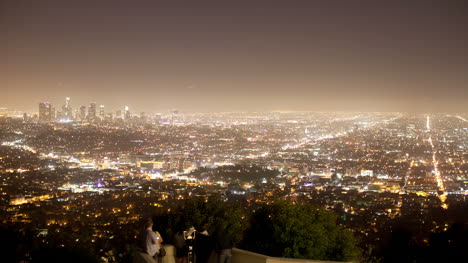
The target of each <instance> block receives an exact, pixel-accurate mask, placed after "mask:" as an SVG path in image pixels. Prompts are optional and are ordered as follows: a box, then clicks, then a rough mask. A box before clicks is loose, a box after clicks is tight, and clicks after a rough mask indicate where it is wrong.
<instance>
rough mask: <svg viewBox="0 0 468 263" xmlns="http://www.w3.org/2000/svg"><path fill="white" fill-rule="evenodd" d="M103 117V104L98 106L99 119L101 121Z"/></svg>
mask: <svg viewBox="0 0 468 263" xmlns="http://www.w3.org/2000/svg"><path fill="white" fill-rule="evenodd" d="M104 117H105V114H104V105H100V106H99V119H101V121H104Z"/></svg>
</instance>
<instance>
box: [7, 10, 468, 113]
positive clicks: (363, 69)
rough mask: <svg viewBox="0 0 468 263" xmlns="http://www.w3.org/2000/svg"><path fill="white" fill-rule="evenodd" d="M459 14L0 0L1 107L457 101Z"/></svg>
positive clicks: (432, 108)
mask: <svg viewBox="0 0 468 263" xmlns="http://www.w3.org/2000/svg"><path fill="white" fill-rule="evenodd" d="M403 3H404V4H403ZM465 11H466V5H465V3H462V2H459V1H454V2H450V3H447V2H441V1H424V2H419V1H415V2H411V3H408V2H406V1H405V2H403V1H392V2H391V3H389V2H386V3H375V1H357V2H353V3H349V2H344V1H327V2H325V1H314V2H310V1H297V2H295V3H294V4H290V3H285V2H283V1H268V4H265V3H264V2H262V1H249V2H248V3H247V2H239V1H236V2H235V3H234V2H232V3H219V2H214V1H197V2H196V3H193V2H185V3H182V2H177V1H176V2H171V3H164V2H159V1H151V2H143V1H137V2H132V3H131V4H130V3H127V2H119V1H118V2H113V3H112V4H109V3H92V4H91V3H84V2H79V3H65V2H63V1H40V2H36V3H28V4H24V3H19V2H17V1H2V2H1V3H0V17H1V19H0V31H1V32H4V33H5V36H6V39H5V40H6V41H2V43H1V44H0V54H2V57H4V59H2V61H1V62H0V68H1V69H2V70H1V71H0V91H1V94H2V96H1V99H0V107H7V108H10V109H18V110H24V111H33V110H35V109H36V108H37V103H38V102H40V101H49V102H51V103H53V104H58V103H60V104H61V103H62V100H63V98H65V97H72V98H73V99H74V102H73V105H88V104H89V102H92V101H99V103H100V104H104V105H106V106H108V107H109V108H113V109H114V108H120V107H121V106H122V105H126V104H128V105H129V106H130V107H131V108H135V109H138V111H145V112H157V111H161V110H165V109H172V108H177V109H180V110H186V111H212V112H216V111H242V110H246V111H273V110H297V111H317V110H319V111H320V110H325V111H337V110H345V111H402V112H436V111H441V112H452V111H462V112H466V106H465V105H466V97H467V95H468V94H467V92H468V89H467V88H466V80H467V79H466V76H468V65H467V61H468V60H467V59H466V58H467V46H468V45H467V43H468V38H467V35H466V33H465V28H466V25H467V24H468V23H467V18H466V17H467V16H466V15H465ZM84 17H86V19H83V18H84ZM124 100H125V102H123V101H124ZM124 103H125V104H124Z"/></svg>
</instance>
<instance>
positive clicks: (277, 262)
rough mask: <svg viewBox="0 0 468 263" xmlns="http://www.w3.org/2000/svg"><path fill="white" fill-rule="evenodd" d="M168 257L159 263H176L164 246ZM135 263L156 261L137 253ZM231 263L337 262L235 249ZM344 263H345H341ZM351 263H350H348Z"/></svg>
mask: <svg viewBox="0 0 468 263" xmlns="http://www.w3.org/2000/svg"><path fill="white" fill-rule="evenodd" d="M164 248H165V250H166V256H164V257H163V258H162V261H161V260H160V261H159V263H175V262H176V261H175V249H174V246H172V245H164ZM134 258H135V261H134V262H135V263H154V262H155V261H154V260H153V259H152V258H151V257H150V256H149V255H148V254H145V253H141V252H136V253H135V254H134ZM209 263H216V257H215V255H214V253H213V254H212V255H211V258H210V261H209ZM231 263H337V261H321V260H310V259H293V258H279V257H269V256H265V255H261V254H257V253H253V252H250V251H246V250H242V249H238V248H234V249H233V250H232V259H231ZM340 263H343V262H340ZM348 263H350V262H348Z"/></svg>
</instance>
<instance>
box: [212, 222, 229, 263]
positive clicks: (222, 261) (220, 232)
mask: <svg viewBox="0 0 468 263" xmlns="http://www.w3.org/2000/svg"><path fill="white" fill-rule="evenodd" d="M232 247H233V241H232V238H231V237H230V236H229V234H228V231H227V230H226V229H225V228H223V227H222V226H218V228H217V230H216V233H215V250H216V253H217V255H218V263H230V262H231V257H232Z"/></svg>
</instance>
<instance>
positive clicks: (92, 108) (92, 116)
mask: <svg viewBox="0 0 468 263" xmlns="http://www.w3.org/2000/svg"><path fill="white" fill-rule="evenodd" d="M95 120H96V102H91V104H90V105H89V108H88V121H90V122H91V121H95Z"/></svg>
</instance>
